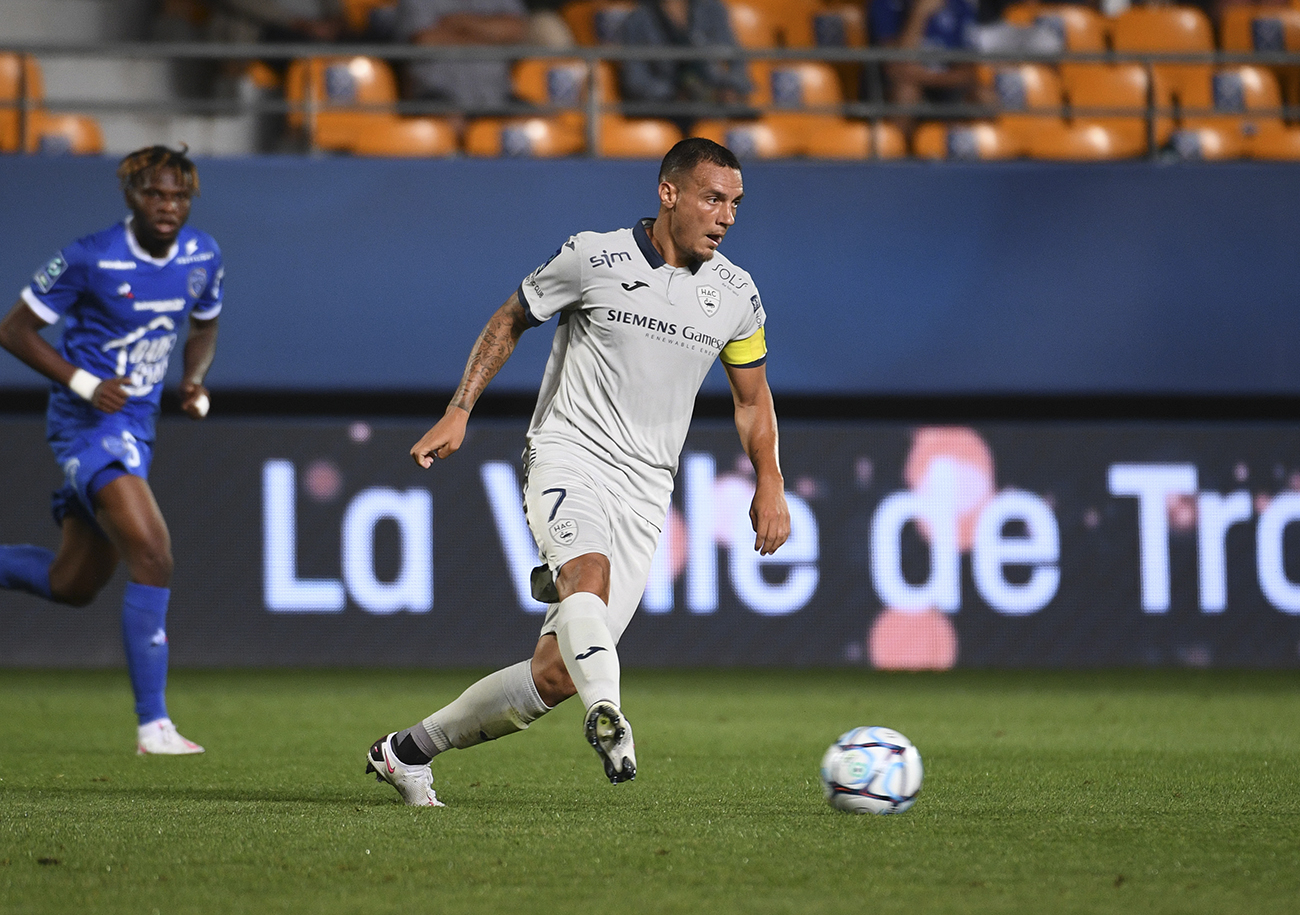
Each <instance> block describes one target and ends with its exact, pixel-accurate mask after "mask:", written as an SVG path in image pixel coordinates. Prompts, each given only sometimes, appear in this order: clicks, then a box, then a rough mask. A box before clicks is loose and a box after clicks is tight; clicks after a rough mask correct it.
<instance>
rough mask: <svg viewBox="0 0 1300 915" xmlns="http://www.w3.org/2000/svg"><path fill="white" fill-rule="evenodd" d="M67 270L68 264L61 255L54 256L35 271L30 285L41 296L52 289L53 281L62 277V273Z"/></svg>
mask: <svg viewBox="0 0 1300 915" xmlns="http://www.w3.org/2000/svg"><path fill="white" fill-rule="evenodd" d="M67 269H68V262H67V261H66V260H64V259H63V255H62V254H56V255H54V257H52V258H50V262H49V263H48V264H46V265H45V266H44V267H42V268H41V269H40V270H37V271H36V275H35V276H33V277H32V284H33V285H35V286H36V288H37V290H38V291H40V292H41V293H42V294H43V293H46V292H49V291H50V290H51V289H53V288H54V282H55V280H57V279H58V278H59V277H61V276H63V271H65V270H67Z"/></svg>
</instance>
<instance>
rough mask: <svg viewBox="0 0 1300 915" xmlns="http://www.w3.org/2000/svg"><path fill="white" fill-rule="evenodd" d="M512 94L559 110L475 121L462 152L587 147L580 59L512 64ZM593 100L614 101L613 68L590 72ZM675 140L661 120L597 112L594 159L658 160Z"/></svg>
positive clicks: (546, 152) (538, 152) (564, 151)
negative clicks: (594, 92) (596, 154)
mask: <svg viewBox="0 0 1300 915" xmlns="http://www.w3.org/2000/svg"><path fill="white" fill-rule="evenodd" d="M511 80H512V83H513V86H514V91H515V94H516V95H517V96H518V97H519V98H520V99H522V100H523V101H526V102H529V103H531V104H533V105H536V106H538V107H539V108H549V109H559V110H558V111H553V112H551V113H548V114H545V115H536V116H529V117H522V118H481V119H478V120H476V121H474V122H473V123H472V124H470V126H469V127H468V129H467V130H466V132H465V152H466V153H468V154H469V155H472V156H498V155H508V156H536V157H553V156H570V155H577V154H579V153H582V152H585V151H586V149H587V135H586V128H587V111H586V106H587V98H588V95H587V93H588V83H589V76H588V68H587V64H586V63H585V62H584V61H582V60H573V59H534V60H524V61H520V62H519V63H517V64H515V66H514V68H513V70H512V73H511ZM596 86H597V101H598V103H599V104H600V105H601V106H602V107H605V106H608V105H609V104H610V103H611V102H614V101H616V100H617V82H616V80H615V79H614V71H613V66H612V65H611V64H609V63H605V62H602V63H601V64H599V65H598V67H597V70H596ZM680 139H681V131H679V130H678V129H677V128H676V127H675V126H674V125H672V124H670V123H668V122H667V121H661V120H657V119H651V118H625V117H623V116H622V115H619V114H614V113H606V114H602V115H601V117H600V122H599V130H598V131H597V149H598V152H599V155H602V156H608V157H611V158H658V157H661V156H663V154H664V153H666V152H667V151H668V150H669V149H670V148H671V147H672V145H673V144H674V143H676V142H677V141H678V140H680Z"/></svg>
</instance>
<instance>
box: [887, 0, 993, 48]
mask: <svg viewBox="0 0 1300 915" xmlns="http://www.w3.org/2000/svg"><path fill="white" fill-rule="evenodd" d="M910 12H911V3H910V2H908V0H869V2H868V3H867V20H868V23H869V27H868V33H869V34H870V35H871V41H872V43H873V44H884V43H886V42H889V41H893V40H894V39H895V38H897V37H898V36H899V35H901V34H902V33H903V29H904V28H905V27H906V26H907V17H908V15H909V13H910ZM976 14H977V9H976V3H975V0H948V2H947V3H946V4H944V6H943V7H942V8H940V9H939V10H938V11H937V12H934V13H932V14H931V15H930V18H929V19H927V20H926V22H925V32H924V35H923V37H922V39H921V47H923V48H946V49H948V50H950V51H955V50H960V49H961V48H965V47H968V46H969V45H970V35H971V27H972V26H973V25H975V22H976Z"/></svg>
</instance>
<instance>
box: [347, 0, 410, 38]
mask: <svg viewBox="0 0 1300 915" xmlns="http://www.w3.org/2000/svg"><path fill="white" fill-rule="evenodd" d="M395 6H397V0H342V2H341V3H340V7H341V8H342V11H343V21H344V22H345V23H346V24H347V27H348V29H349V30H350V31H352V32H355V33H357V34H359V35H360V34H364V33H365V32H366V31H367V30H368V29H369V28H370V14H371V13H373V12H374V11H375V10H377V9H383V8H391V7H395Z"/></svg>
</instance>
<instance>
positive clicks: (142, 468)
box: [49, 414, 153, 533]
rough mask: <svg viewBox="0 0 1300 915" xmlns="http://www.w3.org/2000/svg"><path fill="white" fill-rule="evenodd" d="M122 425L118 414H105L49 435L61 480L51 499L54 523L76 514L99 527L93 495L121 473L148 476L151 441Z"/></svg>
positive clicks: (147, 477) (144, 478)
mask: <svg viewBox="0 0 1300 915" xmlns="http://www.w3.org/2000/svg"><path fill="white" fill-rule="evenodd" d="M125 425H126V423H125V421H124V420H123V419H122V418H120V417H118V416H117V414H108V415H106V416H105V417H104V418H103V420H101V421H100V422H98V423H96V424H95V425H94V426H90V427H84V426H83V427H80V428H74V429H66V430H59V431H58V432H55V433H53V434H52V435H51V436H50V438H49V442H50V448H52V449H53V450H54V458H55V460H57V461H58V462H59V466H60V467H61V468H62V469H63V479H64V483H63V486H62V487H61V488H60V489H57V490H55V491H54V494H53V496H52V497H51V499H50V509H51V511H52V512H53V514H54V523H55V524H58V525H60V526H62V524H63V519H64V518H66V517H67V516H68V515H69V514H75V515H76V516H77V517H79V518H81V519H82V520H84V521H88V522H89V523H90V524H91V525H92V526H93V527H94V528H95V529H96V530H99V525H98V523H96V521H95V501H94V496H95V494H96V493H97V492H99V491H100V490H101V489H103V488H104V487H105V486H107V485H108V484H109V483H111V482H112V481H113V480H115V479H117V478H118V477H120V476H122V475H124V474H131V475H132V476H137V477H139V478H140V479H142V480H147V479H149V465H150V464H151V463H153V443H152V442H146V441H141V440H140V439H138V438H136V437H135V435H133V434H132V433H131V432H129V431H128V430H127V429H125V428H123V426H125ZM100 533H103V531H100Z"/></svg>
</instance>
